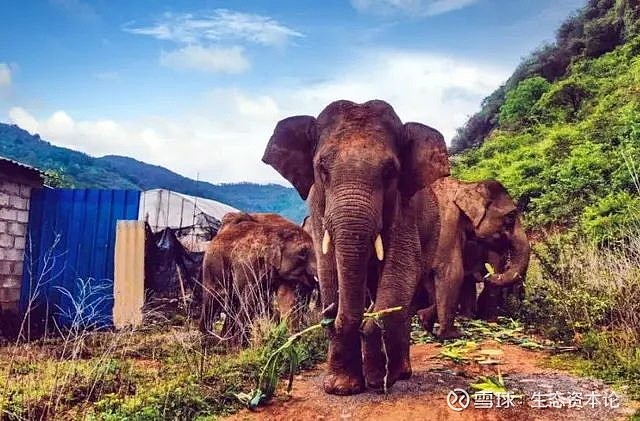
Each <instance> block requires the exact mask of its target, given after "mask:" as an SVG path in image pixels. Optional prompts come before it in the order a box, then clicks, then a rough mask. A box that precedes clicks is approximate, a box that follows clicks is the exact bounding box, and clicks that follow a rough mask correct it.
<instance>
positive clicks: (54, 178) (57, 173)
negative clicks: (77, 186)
mask: <svg viewBox="0 0 640 421" xmlns="http://www.w3.org/2000/svg"><path fill="white" fill-rule="evenodd" d="M44 184H46V185H47V186H49V187H57V188H65V187H73V182H72V181H71V180H70V179H69V178H68V177H67V176H66V175H65V174H64V172H63V171H62V170H46V171H45V172H44Z"/></svg>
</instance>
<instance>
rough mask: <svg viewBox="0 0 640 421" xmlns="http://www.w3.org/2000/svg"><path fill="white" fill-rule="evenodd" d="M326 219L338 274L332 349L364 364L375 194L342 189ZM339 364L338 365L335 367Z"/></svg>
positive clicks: (344, 359) (354, 363)
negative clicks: (364, 320)
mask: <svg viewBox="0 0 640 421" xmlns="http://www.w3.org/2000/svg"><path fill="white" fill-rule="evenodd" d="M330 203H332V207H331V209H328V213H327V218H326V223H327V231H328V233H329V236H330V241H331V248H332V249H333V251H334V253H335V259H336V267H337V274H338V291H339V293H338V309H337V310H338V311H337V317H336V320H335V323H334V326H335V338H334V341H333V342H332V348H333V349H332V350H331V352H332V353H337V354H340V355H341V358H332V359H331V361H340V362H341V363H342V364H346V365H351V369H353V368H354V367H359V366H360V361H361V355H362V354H361V348H360V333H359V331H360V325H361V323H362V315H363V313H364V305H365V288H366V274H367V268H368V262H369V259H370V258H371V256H372V253H373V250H374V241H375V238H376V236H377V234H378V227H379V222H378V220H377V219H378V218H376V216H377V215H379V211H377V209H376V206H374V204H373V201H372V195H371V194H368V193H367V192H366V190H363V189H362V188H361V187H360V188H349V189H341V191H340V192H337V193H336V194H335V196H334V198H333V200H332V201H331V202H330ZM335 368H338V367H335Z"/></svg>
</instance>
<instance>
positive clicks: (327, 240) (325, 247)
mask: <svg viewBox="0 0 640 421" xmlns="http://www.w3.org/2000/svg"><path fill="white" fill-rule="evenodd" d="M329 244H331V236H330V235H329V231H327V230H325V231H324V237H322V254H327V252H328V251H329Z"/></svg>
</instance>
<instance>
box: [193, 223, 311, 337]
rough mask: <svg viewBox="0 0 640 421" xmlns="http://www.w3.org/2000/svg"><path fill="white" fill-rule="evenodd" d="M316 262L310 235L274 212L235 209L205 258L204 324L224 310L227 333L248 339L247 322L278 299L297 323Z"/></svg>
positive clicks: (283, 312) (205, 329) (269, 310)
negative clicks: (256, 212)
mask: <svg viewBox="0 0 640 421" xmlns="http://www.w3.org/2000/svg"><path fill="white" fill-rule="evenodd" d="M315 274H316V263H315V254H314V252H313V244H312V240H311V237H309V235H308V234H307V233H306V232H304V231H303V230H302V228H300V227H299V226H297V225H296V224H294V223H292V222H289V221H288V220H286V219H285V218H283V217H281V216H279V215H275V214H247V213H242V212H233V213H229V214H227V215H225V217H224V218H223V224H222V226H221V228H220V230H219V231H218V235H217V236H216V237H215V238H214V239H213V240H212V241H211V243H210V244H209V247H208V249H207V251H206V252H205V256H204V262H203V306H202V314H201V317H200V329H201V330H202V331H203V332H212V331H213V329H212V326H213V324H214V323H215V321H216V320H217V319H218V317H219V316H220V314H221V313H225V323H224V326H223V331H222V335H223V336H224V337H225V338H231V339H233V341H234V342H246V341H247V340H248V335H249V334H250V332H248V325H249V324H250V323H251V322H252V321H253V320H254V319H255V318H256V317H257V316H259V315H267V316H270V315H271V314H272V310H273V309H272V306H271V301H272V299H273V296H274V295H275V301H276V303H277V305H278V310H279V312H280V316H281V317H282V318H287V319H288V320H289V323H290V326H291V328H292V329H293V328H296V327H297V326H296V325H297V321H298V315H297V314H294V313H295V310H296V307H297V306H298V305H299V303H300V302H301V299H302V300H304V295H305V294H310V292H311V291H312V290H313V288H314V286H315V283H316V281H315Z"/></svg>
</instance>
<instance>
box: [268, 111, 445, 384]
mask: <svg viewBox="0 0 640 421" xmlns="http://www.w3.org/2000/svg"><path fill="white" fill-rule="evenodd" d="M263 161H264V162H265V163H267V164H269V165H271V166H272V167H273V168H275V169H276V170H277V171H278V172H279V173H280V174H281V175H282V176H283V177H284V178H286V179H287V180H289V181H290V182H291V184H292V185H293V186H294V187H295V188H296V190H297V191H298V193H299V194H300V196H301V197H302V198H303V199H307V203H308V206H309V222H310V224H311V225H310V228H311V231H312V237H313V242H314V245H315V251H316V259H317V263H318V277H319V281H320V290H321V297H322V302H323V305H324V306H325V311H324V315H325V317H331V318H335V320H334V323H333V324H332V326H330V327H329V328H328V333H329V339H330V343H329V353H328V370H327V374H326V376H325V378H324V390H325V391H326V392H327V393H331V394H338V395H348V394H355V393H359V392H362V391H363V390H364V388H365V386H369V387H371V388H375V389H381V388H383V387H385V386H387V387H389V386H391V385H393V383H394V382H395V381H397V380H398V379H404V378H408V377H409V376H410V375H411V364H410V361H409V325H410V319H411V316H412V312H413V308H412V307H411V303H412V299H413V296H414V293H415V292H416V288H417V286H418V284H419V282H420V281H421V279H422V277H423V276H424V274H425V273H428V272H429V269H427V268H429V267H430V265H431V261H432V260H433V255H434V253H435V249H436V246H437V237H438V233H439V229H438V208H437V204H436V200H435V196H433V194H432V193H431V194H430V192H431V190H430V188H429V187H428V186H429V185H430V184H431V183H432V182H433V181H435V180H436V179H438V178H440V177H443V176H446V175H448V174H449V163H448V159H447V152H446V145H445V142H444V139H443V137H442V135H441V134H440V133H439V132H438V131H437V130H435V129H432V128H430V127H428V126H425V125H423V124H419V123H404V124H403V123H402V122H401V121H400V118H399V117H398V116H397V115H396V113H395V111H394V110H393V108H392V107H391V106H390V105H389V104H387V103H386V102H384V101H380V100H373V101H368V102H366V103H363V104H356V103H353V102H351V101H345V100H341V101H336V102H333V103H331V104H329V105H328V106H327V107H326V108H325V109H324V110H323V111H322V112H321V113H320V114H319V115H318V117H317V118H315V117H312V116H295V117H290V118H286V119H284V120H282V121H280V122H279V123H278V124H277V125H276V127H275V130H274V133H273V135H272V136H271V138H270V140H269V143H268V145H267V147H266V150H265V153H264V156H263ZM422 189H425V190H426V192H425V193H424V194H422V193H421V194H416V193H417V192H419V191H421V190H422ZM367 299H368V300H369V301H370V302H371V303H372V306H371V311H379V310H383V309H387V308H391V307H396V306H401V307H402V310H401V311H398V312H394V313H390V314H389V315H387V316H386V317H384V318H383V319H382V327H383V329H381V327H380V326H379V325H377V324H376V323H375V322H374V321H372V320H363V313H364V311H365V302H366V300H367ZM363 321H364V323H363ZM361 332H362V335H361ZM383 341H384V343H383ZM383 346H384V348H385V349H386V355H385V354H384V353H383ZM387 357H388V360H387V359H386V358H387ZM386 368H388V371H387V370H386Z"/></svg>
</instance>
